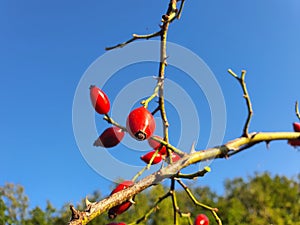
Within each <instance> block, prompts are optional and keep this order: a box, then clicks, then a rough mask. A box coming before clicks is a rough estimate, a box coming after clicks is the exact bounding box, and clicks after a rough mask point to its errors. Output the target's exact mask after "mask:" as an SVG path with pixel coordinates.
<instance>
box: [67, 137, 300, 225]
mask: <svg viewBox="0 0 300 225" xmlns="http://www.w3.org/2000/svg"><path fill="white" fill-rule="evenodd" d="M296 138H300V134H299V133H297V132H269V133H268V132H266V133H263V132H261V133H250V134H249V137H239V138H237V139H234V140H232V141H229V142H227V143H226V144H224V145H221V146H216V147H214V148H210V149H206V150H202V151H197V152H194V153H191V154H187V155H185V156H184V157H182V158H181V159H180V160H178V161H177V162H176V163H173V164H169V165H168V166H166V167H164V168H161V169H160V170H158V171H157V172H155V173H153V174H151V175H149V176H147V177H145V178H143V179H142V180H140V181H138V182H137V183H136V184H135V185H133V186H132V187H129V188H127V189H125V190H123V191H120V192H118V193H115V194H113V195H112V196H109V197H107V198H105V199H103V200H101V201H99V202H96V203H93V204H92V206H90V207H89V206H87V209H88V210H86V211H77V210H76V209H75V208H74V207H73V209H72V218H71V221H70V222H69V223H68V224H69V225H84V224H87V223H88V222H89V221H91V220H93V219H94V218H95V217H97V216H99V215H100V214H102V213H104V212H106V211H107V210H109V209H110V208H112V207H114V206H116V205H119V204H121V203H123V202H125V201H127V200H129V199H130V198H132V197H133V196H135V195H137V194H138V193H140V192H142V191H143V190H145V189H147V188H149V187H150V186H152V185H155V184H157V183H160V182H162V181H163V180H165V179H167V178H170V177H173V176H175V175H176V174H177V173H178V172H179V171H180V170H181V169H183V168H186V167H188V166H189V165H192V164H195V163H198V162H201V161H205V160H208V159H213V158H226V157H228V154H229V153H232V152H235V151H239V150H240V149H241V148H244V147H245V146H249V144H251V143H260V142H270V141H275V140H292V139H296ZM244 149H246V148H244Z"/></svg>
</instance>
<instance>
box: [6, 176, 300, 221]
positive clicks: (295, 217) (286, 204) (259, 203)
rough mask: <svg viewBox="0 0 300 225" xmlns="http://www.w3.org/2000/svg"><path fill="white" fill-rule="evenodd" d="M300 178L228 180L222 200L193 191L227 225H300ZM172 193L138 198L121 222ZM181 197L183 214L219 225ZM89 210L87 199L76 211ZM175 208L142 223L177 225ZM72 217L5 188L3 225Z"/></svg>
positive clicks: (159, 190)
mask: <svg viewBox="0 0 300 225" xmlns="http://www.w3.org/2000/svg"><path fill="white" fill-rule="evenodd" d="M299 181H300V174H298V176H297V177H296V178H295V179H290V178H287V177H284V176H278V175H277V176H271V175H270V174H268V173H263V174H255V175H254V176H251V177H249V178H248V179H247V180H245V179H242V178H235V179H231V180H226V182H225V185H224V186H225V187H224V190H225V191H224V194H223V195H222V196H219V195H217V194H216V193H214V192H212V191H211V190H210V188H209V187H193V186H192V187H191V189H192V190H193V193H194V195H195V197H197V199H198V200H200V201H201V202H202V203H204V204H207V205H210V206H212V207H217V208H218V209H219V215H220V217H221V219H222V221H223V224H230V225H246V224H247V225H249V224H253V225H254V224H255V225H256V224H257V225H264V224H266V225H267V224H268V225H271V224H273V225H292V224H293V225H300V183H299ZM165 192H167V189H166V188H165V187H163V186H162V185H157V186H154V187H152V188H151V189H149V190H147V191H145V192H143V193H141V194H139V195H138V196H136V198H135V201H136V204H135V205H134V206H132V207H131V208H130V209H129V210H128V211H127V212H125V213H124V214H122V215H120V216H118V217H117V218H116V220H115V221H116V222H126V223H132V222H134V221H136V220H137V219H139V218H140V217H142V216H143V215H144V214H145V213H146V212H147V211H148V210H150V209H151V208H152V206H153V204H154V202H156V201H157V199H158V198H159V197H160V196H163V195H164V193H165ZM104 197H106V196H102V195H101V193H100V192H99V191H95V192H94V193H92V194H90V195H89V200H90V201H97V200H100V199H102V198H104ZM177 198H178V202H179V206H180V210H182V211H183V212H191V214H192V218H194V217H195V216H196V215H197V214H199V213H205V214H206V215H207V216H208V217H209V218H210V221H211V223H210V224H215V222H214V221H213V217H212V216H211V215H210V212H208V211H205V210H203V209H202V208H200V207H196V206H195V205H194V204H193V203H192V201H191V200H190V199H189V198H188V197H187V195H186V194H185V192H184V190H182V189H180V188H178V191H177ZM76 207H77V208H79V209H84V199H82V201H81V203H79V204H77V206H76ZM172 213H173V208H172V202H171V199H170V198H167V199H165V200H164V201H163V202H162V203H160V204H159V207H157V208H156V210H155V213H153V214H152V215H151V216H150V217H149V219H148V220H147V221H144V222H142V223H140V224H147V225H159V224H172V223H173V214H172ZM69 218H70V211H69V203H66V204H65V205H63V206H62V207H61V208H60V209H56V208H55V207H53V206H52V204H51V202H50V201H48V202H47V204H46V207H45V208H43V209H42V208H41V207H39V206H36V207H34V208H30V207H29V197H28V196H26V194H25V190H24V188H23V187H22V186H21V185H19V184H12V183H6V184H5V185H3V186H1V187H0V225H9V224H14V225H15V224H16V225H50V224H51V225H52V224H57V225H60V224H61V225H66V224H67V222H68V221H69ZM180 220H181V223H180V224H188V220H187V218H180ZM110 222H112V221H110V220H109V219H108V217H107V214H106V213H105V214H103V215H101V216H99V217H98V218H96V219H95V220H93V221H92V222H91V223H89V224H91V225H96V224H98V225H100V224H104V225H105V224H108V223H110Z"/></svg>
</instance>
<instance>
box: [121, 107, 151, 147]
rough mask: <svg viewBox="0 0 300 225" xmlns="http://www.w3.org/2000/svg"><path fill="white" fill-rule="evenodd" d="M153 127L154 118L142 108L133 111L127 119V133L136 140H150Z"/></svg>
mask: <svg viewBox="0 0 300 225" xmlns="http://www.w3.org/2000/svg"><path fill="white" fill-rule="evenodd" d="M155 127H156V125H155V119H154V117H153V116H152V114H151V113H150V112H149V111H148V109H146V108H144V107H139V108H136V109H134V110H133V111H131V112H130V114H129V115H128V117H127V122H126V128H127V130H128V133H129V134H130V135H131V136H132V137H133V138H135V139H136V140H139V141H143V140H145V139H148V138H150V137H151V136H152V134H153V132H154V130H155Z"/></svg>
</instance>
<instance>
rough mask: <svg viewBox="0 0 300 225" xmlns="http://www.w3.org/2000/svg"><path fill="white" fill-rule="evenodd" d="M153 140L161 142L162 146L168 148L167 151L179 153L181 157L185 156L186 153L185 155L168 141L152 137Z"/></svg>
mask: <svg viewBox="0 0 300 225" xmlns="http://www.w3.org/2000/svg"><path fill="white" fill-rule="evenodd" d="M151 139H153V140H155V141H157V142H159V143H160V144H162V145H164V146H166V148H167V149H170V150H171V151H173V152H175V153H177V154H178V155H180V156H181V157H183V156H185V155H186V153H184V152H183V151H181V150H180V149H178V148H176V147H174V146H173V145H171V144H170V143H167V142H166V141H164V140H162V139H160V138H157V137H155V136H152V137H151Z"/></svg>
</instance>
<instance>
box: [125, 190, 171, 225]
mask: <svg viewBox="0 0 300 225" xmlns="http://www.w3.org/2000/svg"><path fill="white" fill-rule="evenodd" d="M170 196H171V193H170V191H168V192H167V193H166V194H165V195H163V196H162V197H160V198H158V200H157V201H156V203H155V204H154V205H153V206H152V208H151V209H150V210H149V211H148V212H147V213H145V215H144V216H142V217H141V218H139V219H138V220H137V221H135V222H133V223H130V224H128V225H134V224H139V223H141V222H143V221H145V220H147V219H148V218H149V216H150V215H151V214H152V213H153V212H155V211H156V210H157V208H158V205H159V204H160V203H161V202H162V201H163V200H165V199H166V198H168V197H170Z"/></svg>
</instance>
